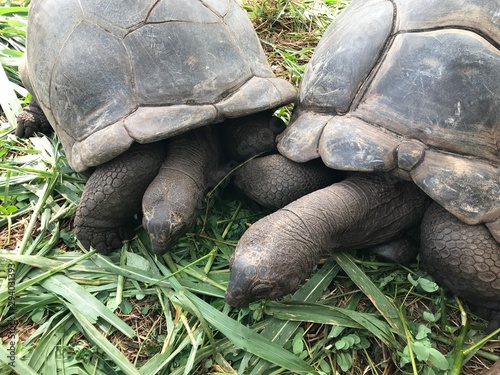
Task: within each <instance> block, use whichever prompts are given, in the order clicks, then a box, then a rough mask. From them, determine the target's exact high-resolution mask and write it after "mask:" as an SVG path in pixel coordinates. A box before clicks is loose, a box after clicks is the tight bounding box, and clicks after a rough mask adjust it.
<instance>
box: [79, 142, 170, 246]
mask: <svg viewBox="0 0 500 375" xmlns="http://www.w3.org/2000/svg"><path fill="white" fill-rule="evenodd" d="M164 158H165V144H164V143H163V142H156V143H151V144H146V145H139V144H134V145H133V146H132V147H131V148H130V150H128V151H127V152H125V153H124V154H122V155H120V156H118V157H116V158H115V159H113V160H111V161H109V162H107V163H105V164H103V165H101V166H99V167H97V169H96V170H95V171H94V172H93V173H92V175H91V176H90V178H89V180H88V181H87V183H86V185H85V190H84V192H83V195H82V199H81V201H80V205H79V206H78V209H77V211H76V216H75V234H76V237H77V238H78V239H79V240H80V242H81V243H82V245H83V246H84V247H86V248H90V247H91V246H92V247H94V248H95V249H96V250H97V251H98V252H100V253H104V254H105V253H107V252H108V250H109V249H113V248H119V247H121V246H122V241H123V240H128V239H131V238H132V237H133V235H134V232H133V216H134V215H135V214H136V213H138V212H140V210H141V201H142V196H143V195H144V192H145V191H146V189H147V187H148V186H149V184H150V183H151V181H152V180H153V179H154V177H155V176H156V174H157V173H158V170H159V168H160V166H161V163H162V162H163V159H164Z"/></svg>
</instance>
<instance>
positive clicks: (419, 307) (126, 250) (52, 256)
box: [0, 0, 500, 375]
mask: <svg viewBox="0 0 500 375" xmlns="http://www.w3.org/2000/svg"><path fill="white" fill-rule="evenodd" d="M345 3H346V2H343V1H339V2H337V1H318V0H306V1H285V0H275V1H271V0H268V1H266V0H264V1H247V2H246V4H245V7H246V9H247V10H248V12H249V15H250V16H251V18H252V20H253V21H254V24H255V27H256V29H257V31H258V33H259V35H260V37H261V40H262V41H263V45H264V48H265V50H266V52H267V53H268V56H269V59H270V62H271V64H272V66H273V68H274V70H275V72H276V74H278V75H280V76H282V77H285V78H287V79H289V80H291V81H292V82H294V83H295V84H298V81H299V79H300V77H301V75H302V73H303V71H304V66H305V64H306V63H307V61H308V60H309V58H310V56H311V54H312V51H313V49H314V46H315V45H316V43H317V41H318V39H319V37H320V35H321V33H322V31H323V30H324V28H325V27H326V26H327V25H328V24H329V23H330V22H331V20H332V19H333V18H334V17H335V16H336V15H337V14H338V13H339V11H340V10H341V9H342V8H343V7H344V6H345ZM25 16H26V9H25V8H22V7H20V6H16V5H12V7H9V8H8V10H7V8H0V61H1V62H2V67H3V68H2V69H0V75H1V76H2V77H3V79H4V81H2V83H1V84H0V98H1V101H0V103H1V105H2V109H3V113H4V115H5V119H4V121H3V124H2V127H1V129H0V201H1V205H0V283H1V284H0V318H1V323H0V335H1V337H2V339H3V343H4V345H2V346H0V362H1V363H2V364H0V373H6V374H8V373H9V372H14V371H15V372H17V373H19V374H23V375H24V374H57V373H64V374H208V373H210V374H216V373H240V374H243V373H245V374H263V373H265V374H281V373H323V374H335V373H346V374H365V373H370V374H399V373H401V374H406V373H408V374H411V373H413V374H445V373H448V374H459V373H463V374H477V373H478V372H480V371H481V370H483V369H485V368H487V367H489V365H490V364H491V363H492V362H493V361H495V360H497V359H498V355H499V353H500V348H499V344H498V340H497V336H498V332H497V333H495V334H494V335H491V336H489V337H487V336H486V335H485V334H484V331H482V329H484V322H482V321H481V320H479V319H477V318H475V317H474V316H473V315H471V314H470V313H469V312H468V311H467V310H464V308H463V307H462V305H461V304H460V303H458V301H456V300H455V299H454V298H452V297H449V296H447V295H445V294H444V293H443V291H442V290H441V289H440V288H437V287H436V286H435V285H434V284H433V283H432V281H431V280H429V279H428V277H427V276H426V273H425V272H424V271H422V270H421V269H420V268H419V266H418V264H412V265H411V266H410V267H409V268H404V267H401V266H398V265H395V264H391V263H385V262H380V261H379V260H378V259H376V258H375V257H374V256H373V255H372V254H370V253H368V252H358V253H347V252H341V253H338V254H336V255H335V256H334V257H332V258H331V259H328V260H326V261H325V263H323V264H322V265H320V266H318V268H317V269H316V270H315V272H314V274H313V275H312V277H311V278H310V280H309V281H308V282H307V283H305V284H304V285H303V286H302V287H301V288H300V289H299V290H298V291H297V292H296V293H295V294H294V295H293V296H288V297H287V298H285V299H284V300H283V301H280V302H269V301H268V302H258V303H254V304H252V305H251V306H250V307H249V308H245V309H232V308H230V307H229V306H227V305H226V304H225V303H224V301H223V293H224V290H225V287H226V285H227V281H228V277H229V266H228V264H229V258H230V256H231V254H232V252H233V250H234V246H235V244H236V242H237V240H238V239H239V238H240V236H241V234H242V233H243V232H244V230H245V229H246V228H247V226H248V224H249V223H252V222H254V221H256V220H257V219H258V218H259V217H261V216H263V215H265V214H266V211H265V210H262V209H261V208H258V207H257V206H255V205H253V204H250V203H248V202H246V201H241V200H239V199H237V197H236V196H235V195H234V194H233V192H232V191H231V190H230V188H226V189H222V188H219V189H217V190H215V191H214V192H213V193H212V194H211V195H210V197H209V198H207V201H206V209H205V211H204V212H203V213H202V214H201V215H200V217H199V218H198V221H197V224H196V227H195V228H193V231H192V232H190V233H188V234H187V235H186V236H185V237H184V238H182V239H181V241H180V242H179V243H178V245H177V246H176V247H175V248H174V249H173V250H172V251H171V252H170V253H169V254H167V255H166V256H164V257H160V258H158V257H156V256H154V255H152V254H151V253H150V251H149V240H148V237H147V235H146V233H145V232H144V230H143V229H142V228H141V227H140V226H139V227H138V228H137V237H136V238H135V239H134V240H133V241H131V242H129V243H127V244H125V245H124V247H123V248H122V249H121V251H116V252H114V253H113V254H111V255H110V256H109V257H104V256H101V255H97V254H94V253H92V252H86V251H84V250H83V249H81V248H80V246H79V244H78V243H77V242H76V241H75V239H74V236H73V234H72V228H71V223H72V218H73V215H74V212H75V209H76V206H77V204H78V202H79V199H80V196H81V192H82V191H83V187H84V180H83V179H82V178H81V177H80V176H79V175H77V174H76V173H74V172H73V171H72V170H71V169H70V168H69V166H68V164H67V161H66V158H65V156H64V153H63V152H62V150H61V146H60V143H59V141H58V140H57V137H55V136H53V137H40V138H32V139H30V140H27V141H24V140H18V139H16V138H15V137H14V136H13V128H14V126H15V115H16V114H17V113H18V111H19V109H20V107H21V104H22V100H20V99H18V97H19V95H21V96H24V95H25V92H24V91H23V89H22V88H21V87H20V86H19V77H18V74H17V64H18V61H19V57H20V55H21V54H22V52H23V50H24V36H25V35H24V33H25ZM3 73H4V74H3ZM2 74H3V75H2ZM4 76H5V77H4ZM5 78H6V79H7V80H8V81H9V82H10V83H9V84H6V83H5V82H6V81H5ZM1 79H2V78H0V80H1ZM283 114H284V113H283ZM7 119H8V123H7ZM10 267H14V268H15V270H16V272H15V284H16V289H15V308H10V307H11V305H9V301H12V299H9V297H12V290H9V288H8V281H10V280H12V273H10V272H9V270H10ZM12 322H17V325H16V326H14V324H13V323H12ZM11 334H15V341H16V342H15V345H14V346H13V350H14V351H15V353H16V354H15V366H9V365H8V364H9V362H11V361H10V358H9V352H10V350H11V347H10V346H11V345H10V341H12V340H11V338H10V336H11Z"/></svg>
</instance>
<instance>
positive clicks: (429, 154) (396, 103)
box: [226, 0, 500, 320]
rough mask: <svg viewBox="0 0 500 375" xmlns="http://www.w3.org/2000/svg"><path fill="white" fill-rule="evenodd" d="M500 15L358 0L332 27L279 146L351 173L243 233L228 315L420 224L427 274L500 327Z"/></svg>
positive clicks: (483, 4) (429, 1) (476, 8)
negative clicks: (335, 257) (338, 255)
mask: <svg viewBox="0 0 500 375" xmlns="http://www.w3.org/2000/svg"><path fill="white" fill-rule="evenodd" d="M499 9H500V1H498V0H494V1H481V0H470V1H467V2H465V1H453V0H443V1H433V0H395V1H393V0H390V1H389V0H354V1H353V2H352V3H351V4H350V5H349V6H348V7H347V8H346V9H345V11H344V12H343V13H342V14H341V15H340V16H339V17H338V18H337V19H336V20H335V21H334V22H333V23H332V25H331V26H330V27H329V28H328V29H327V31H326V32H325V34H324V36H323V37H322V39H321V40H320V43H319V44H318V46H317V49H316V50H315V52H314V55H313V57H312V59H311V61H310V63H309V65H308V66H307V69H306V72H305V74H304V77H303V81H302V82H301V86H300V90H299V104H298V106H297V107H296V108H295V110H294V114H293V115H292V120H291V125H290V126H289V127H288V128H287V129H286V130H285V131H284V133H283V134H282V135H281V138H280V140H279V143H278V149H279V151H280V152H281V153H282V154H283V155H284V156H286V157H287V158H290V159H292V160H294V161H298V162H305V161H308V160H311V159H315V158H321V159H322V160H323V162H324V163H325V164H326V165H327V166H329V167H330V168H332V169H336V170H344V171H351V172H350V173H352V176H351V177H350V178H348V179H346V180H345V181H342V182H340V183H338V184H334V185H332V186H330V187H327V188H325V189H322V190H318V191H316V192H313V193H311V194H309V195H307V196H305V197H303V198H301V199H299V200H297V201H295V202H293V203H291V204H289V205H288V206H286V207H285V208H284V209H282V210H279V211H277V212H276V213H273V214H271V215H270V216H268V217H266V218H264V219H262V220H260V221H258V222H257V223H255V224H253V225H252V226H251V227H250V228H249V229H248V230H247V232H245V234H244V235H243V237H242V238H241V240H240V241H239V243H238V246H237V248H236V251H235V254H234V256H233V260H232V265H231V267H232V270H231V278H230V281H229V285H228V289H227V292H226V301H227V302H228V303H229V304H231V305H233V306H243V305H246V304H248V303H249V302H251V301H253V300H256V299H259V298H265V297H271V298H276V297H279V296H282V295H284V294H287V293H290V292H292V291H294V290H295V289H296V288H297V287H298V286H299V284H300V283H301V282H303V281H304V279H305V278H307V277H308V276H309V274H310V273H311V270H312V268H313V266H314V265H315V264H317V262H318V260H319V259H320V257H321V256H323V255H324V254H326V253H327V252H328V251H332V250H334V249H336V248H338V247H363V246H369V245H375V244H379V243H382V242H384V241H390V240H392V239H395V238H396V237H398V236H400V235H401V234H402V233H403V232H405V231H406V230H408V228H410V227H412V226H414V225H417V224H418V223H419V221H420V220H421V218H422V217H423V219H422V223H421V232H420V237H421V245H420V259H421V260H422V262H423V264H424V266H425V267H426V268H427V269H428V270H429V272H430V273H431V274H432V275H433V276H434V277H435V279H436V280H437V281H438V282H439V283H441V284H442V285H444V286H446V287H447V288H449V289H450V290H451V291H453V292H454V293H455V294H457V295H459V296H461V297H463V298H464V299H465V300H467V301H469V302H471V303H472V304H475V305H478V306H481V307H484V308H487V309H491V310H493V311H496V312H497V313H496V314H495V315H492V316H490V318H491V319H493V320H498V312H499V311H500V245H499V242H498V241H500V50H499V48H500V26H499V22H500V18H499V13H498V11H499ZM424 193H425V194H424ZM427 196H428V197H430V198H432V201H433V203H432V204H431V205H430V206H429V205H428V204H427V200H430V199H428V198H427ZM424 212H425V214H424Z"/></svg>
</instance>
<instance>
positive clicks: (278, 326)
mask: <svg viewBox="0 0 500 375" xmlns="http://www.w3.org/2000/svg"><path fill="white" fill-rule="evenodd" d="M339 270H340V267H339V265H338V264H336V262H335V261H334V260H333V259H328V261H327V262H326V263H325V264H324V265H323V266H322V267H321V269H320V270H319V271H318V272H316V273H315V274H314V275H313V276H312V277H311V278H310V279H309V280H308V281H307V282H306V283H305V284H304V285H303V286H302V287H301V288H300V289H299V290H297V291H296V292H295V293H294V295H293V297H292V301H304V302H316V301H318V300H319V299H320V298H321V296H322V295H323V291H324V290H325V289H326V288H327V287H328V285H329V284H330V283H331V282H332V280H333V279H334V278H335V276H337V273H338V271H339ZM273 303H274V302H267V303H266V313H268V309H267V308H268V306H270V305H272V304H273ZM271 315H272V314H271ZM300 325H301V322H300V321H295V320H281V319H278V318H272V319H271V320H270V322H269V323H268V324H267V325H266V327H265V328H264V329H263V330H262V332H261V333H260V334H261V335H262V336H264V337H266V338H268V339H269V340H271V341H272V342H274V343H275V344H277V345H280V346H283V345H285V343H286V342H287V341H288V340H290V338H291V337H292V336H293V335H294V333H295V332H296V331H297V328H299V326H300ZM245 360H246V361H247V363H250V360H251V358H249V357H248V356H247V358H245ZM270 365H271V364H270V363H269V362H268V361H265V360H262V359H261V360H259V361H258V362H257V363H256V364H255V365H254V366H253V369H252V372H251V375H259V374H262V373H263V372H264V371H265V370H267V368H268V367H269V366H270Z"/></svg>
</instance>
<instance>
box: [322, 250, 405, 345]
mask: <svg viewBox="0 0 500 375" xmlns="http://www.w3.org/2000/svg"><path fill="white" fill-rule="evenodd" d="M332 255H333V258H334V259H335V260H336V261H337V263H338V264H339V265H340V267H342V269H343V270H344V272H345V273H347V275H348V276H349V277H350V278H351V280H352V281H353V282H354V283H355V284H356V285H357V286H358V288H359V289H360V290H361V291H362V292H363V293H364V294H365V295H366V296H367V297H368V298H369V299H370V301H371V302H372V303H373V305H374V306H375V307H376V309H377V310H378V311H379V312H380V314H382V316H383V317H384V318H385V320H386V321H387V323H389V325H390V326H391V328H392V329H393V330H394V332H395V333H396V334H397V335H399V336H401V337H405V332H404V328H403V325H402V324H401V320H400V317H399V312H398V309H397V308H396V306H394V304H393V303H392V302H391V301H390V300H389V299H388V298H387V297H386V296H385V295H384V294H383V293H382V292H381V291H380V289H379V288H377V286H376V285H375V284H374V283H373V282H372V281H371V280H370V278H369V277H368V276H366V274H365V273H364V272H363V271H362V270H361V268H359V267H358V266H357V265H356V263H355V262H354V260H353V258H352V255H350V254H349V252H348V251H339V252H334V253H333V254H332Z"/></svg>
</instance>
